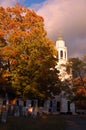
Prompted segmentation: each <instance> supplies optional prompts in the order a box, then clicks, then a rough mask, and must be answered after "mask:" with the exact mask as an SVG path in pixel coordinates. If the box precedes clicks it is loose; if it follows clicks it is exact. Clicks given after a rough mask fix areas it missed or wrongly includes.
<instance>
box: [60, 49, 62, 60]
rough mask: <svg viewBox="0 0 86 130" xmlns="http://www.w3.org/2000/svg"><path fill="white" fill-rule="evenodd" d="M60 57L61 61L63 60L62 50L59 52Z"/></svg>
mask: <svg viewBox="0 0 86 130" xmlns="http://www.w3.org/2000/svg"><path fill="white" fill-rule="evenodd" d="M60 57H61V59H62V58H63V51H62V50H61V51H60Z"/></svg>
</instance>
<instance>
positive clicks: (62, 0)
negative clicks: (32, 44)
mask: <svg viewBox="0 0 86 130" xmlns="http://www.w3.org/2000/svg"><path fill="white" fill-rule="evenodd" d="M33 7H34V9H35V5H34V6H33ZM36 7H37V6H36ZM38 7H39V8H38V10H37V8H36V10H37V13H38V14H39V15H41V16H43V17H44V20H45V28H46V30H47V33H48V37H49V38H51V39H53V40H54V41H56V40H57V37H58V35H59V32H62V34H63V37H64V39H65V40H66V44H67V46H68V49H69V50H68V52H69V56H74V57H79V56H83V55H85V54H86V0H46V1H45V2H44V3H42V4H41V5H40V6H38Z"/></svg>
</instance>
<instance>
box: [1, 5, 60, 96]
mask: <svg viewBox="0 0 86 130" xmlns="http://www.w3.org/2000/svg"><path fill="white" fill-rule="evenodd" d="M0 29H1V31H2V32H3V34H4V40H5V41H4V44H5V42H6V44H7V45H6V46H4V47H2V49H1V51H2V53H1V57H2V58H3V62H4V63H6V67H7V69H6V71H5V73H4V75H5V78H7V81H8V83H9V84H10V87H12V88H13V90H14V91H15V92H16V95H22V96H23V97H25V96H26V97H29V98H40V97H41V98H48V97H51V96H53V95H54V94H57V92H58V93H59V92H60V84H61V82H60V80H59V78H58V71H57V70H56V69H55V65H56V61H57V58H56V57H55V55H56V54H57V53H56V50H55V48H54V43H53V42H52V41H51V40H50V39H48V38H47V37H46V31H45V29H44V20H43V18H42V17H41V16H38V15H37V14H36V13H35V12H34V11H31V10H29V9H28V8H25V7H21V6H20V5H16V6H14V7H12V8H6V9H4V8H2V7H0Z"/></svg>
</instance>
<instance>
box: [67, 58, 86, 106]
mask: <svg viewBox="0 0 86 130" xmlns="http://www.w3.org/2000/svg"><path fill="white" fill-rule="evenodd" d="M68 66H69V68H70V67H71V68H72V74H73V77H72V84H73V86H72V93H73V100H75V101H76V103H78V104H79V105H80V104H81V106H83V108H84V107H85V108H86V105H85V104H86V56H84V57H83V58H81V59H79V58H71V59H69V65H68Z"/></svg>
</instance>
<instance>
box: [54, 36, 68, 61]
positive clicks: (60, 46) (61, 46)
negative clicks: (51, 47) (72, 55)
mask: <svg viewBox="0 0 86 130" xmlns="http://www.w3.org/2000/svg"><path fill="white" fill-rule="evenodd" d="M56 48H57V51H58V60H59V62H66V61H67V47H66V45H65V41H64V40H63V37H62V36H59V37H58V39H57V41H56Z"/></svg>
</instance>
